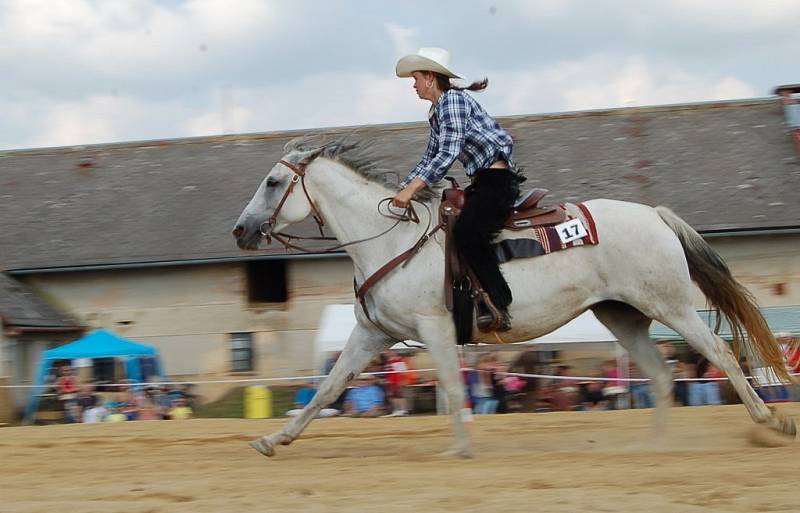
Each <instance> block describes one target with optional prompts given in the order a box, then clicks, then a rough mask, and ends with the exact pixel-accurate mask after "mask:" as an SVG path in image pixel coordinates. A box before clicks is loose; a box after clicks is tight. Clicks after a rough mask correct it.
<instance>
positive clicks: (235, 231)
mask: <svg viewBox="0 0 800 513" xmlns="http://www.w3.org/2000/svg"><path fill="white" fill-rule="evenodd" d="M243 233H244V227H243V226H241V225H239V226H237V227H236V228H234V229H233V236H234V237H236V238H237V239H238V238H239V237H241V236H242V234H243Z"/></svg>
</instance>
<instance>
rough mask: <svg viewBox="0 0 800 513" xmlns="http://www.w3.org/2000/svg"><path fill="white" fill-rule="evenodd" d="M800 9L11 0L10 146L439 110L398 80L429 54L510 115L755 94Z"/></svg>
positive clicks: (0, 51)
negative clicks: (414, 60) (483, 83)
mask: <svg viewBox="0 0 800 513" xmlns="http://www.w3.org/2000/svg"><path fill="white" fill-rule="evenodd" d="M454 8H457V9H458V13H459V18H458V22H457V23H454V22H452V13H453V9H454ZM798 18H800V2H797V1H796V0H765V1H764V2H752V1H750V0H731V1H730V2H726V3H725V4H724V6H722V5H721V4H720V3H718V2H716V1H715V0H665V1H663V2H659V3H657V4H652V5H651V4H642V3H641V2H634V1H633V0H610V1H609V2H602V3H601V2H587V1H578V0H507V1H505V2H497V1H491V0H489V1H486V2H468V3H459V2H457V1H456V0H450V1H447V0H443V1H442V2H434V3H431V2H426V3H421V2H420V3H418V2H400V3H398V2H392V3H379V4H375V3H368V2H365V3H354V2H353V3H351V2H343V3H333V2H329V1H325V0H304V1H303V2H281V1H276V0H237V1H236V2H229V1H227V0H127V1H124V2H107V1H99V0H0V69H3V71H4V73H3V79H2V80H0V112H2V113H3V116H0V148H9V147H21V146H31V145H55V144H80V143H92V142H109V141H115V140H136V139H150V138H163V137H182V136H186V135H204V134H215V133H229V132H238V131H243V132H246V131H265V130H281V129H292V128H310V127H317V126H342V125H359V124H365V123H387V122H398V121H411V120H424V119H425V112H426V108H427V106H426V104H425V103H424V102H420V101H419V100H418V99H417V98H416V96H415V95H414V92H413V90H412V89H411V87H410V83H409V82H407V81H404V80H399V79H396V78H395V77H394V73H393V66H394V63H395V61H396V59H397V57H398V56H400V55H402V54H406V53H410V52H413V51H415V50H416V49H417V48H418V47H420V46H445V47H447V48H448V49H449V50H450V51H451V54H452V57H453V65H454V67H455V68H456V69H457V70H458V71H459V72H461V73H464V74H465V75H466V76H468V77H470V78H480V77H483V76H485V75H488V76H489V78H490V80H491V85H490V88H489V90H488V91H487V92H485V93H483V94H482V95H480V96H479V98H480V99H481V102H482V103H483V104H484V105H486V106H487V108H488V109H489V111H490V112H492V113H493V114H497V115H501V114H531V113H537V112H554V111H560V110H567V109H584V108H606V107H613V106H623V105H630V104H633V103H635V104H637V105H645V104H653V103H672V102H684V101H699V100H712V99H726V98H734V97H746V96H756V95H760V94H766V93H767V92H768V91H769V90H770V88H771V87H772V86H774V85H776V84H778V83H789V82H796V81H797V71H796V66H795V65H794V62H793V61H792V58H791V56H792V55H796V54H798V53H800V38H797V37H796V36H795V32H796V20H797V19H798Z"/></svg>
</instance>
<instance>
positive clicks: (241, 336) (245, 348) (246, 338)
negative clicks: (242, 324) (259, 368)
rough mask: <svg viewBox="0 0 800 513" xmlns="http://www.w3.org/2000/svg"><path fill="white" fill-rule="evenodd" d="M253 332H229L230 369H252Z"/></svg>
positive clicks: (243, 370) (244, 370)
mask: <svg viewBox="0 0 800 513" xmlns="http://www.w3.org/2000/svg"><path fill="white" fill-rule="evenodd" d="M253 360H254V355H253V334H252V333H231V370H233V372H250V371H252V370H253Z"/></svg>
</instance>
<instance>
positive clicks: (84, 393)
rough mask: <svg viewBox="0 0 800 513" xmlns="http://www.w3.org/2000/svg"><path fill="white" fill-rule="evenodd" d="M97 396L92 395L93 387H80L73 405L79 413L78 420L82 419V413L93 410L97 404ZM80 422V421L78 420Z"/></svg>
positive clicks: (88, 385)
mask: <svg viewBox="0 0 800 513" xmlns="http://www.w3.org/2000/svg"><path fill="white" fill-rule="evenodd" d="M97 397H98V396H97V395H96V394H95V393H94V385H92V384H85V385H81V386H80V388H79V389H78V394H77V395H76V396H75V403H76V405H77V408H78V412H79V417H78V418H79V419H81V420H82V419H83V415H84V413H85V412H86V411H87V410H89V409H91V408H94V406H95V404H97ZM79 421H80V420H79Z"/></svg>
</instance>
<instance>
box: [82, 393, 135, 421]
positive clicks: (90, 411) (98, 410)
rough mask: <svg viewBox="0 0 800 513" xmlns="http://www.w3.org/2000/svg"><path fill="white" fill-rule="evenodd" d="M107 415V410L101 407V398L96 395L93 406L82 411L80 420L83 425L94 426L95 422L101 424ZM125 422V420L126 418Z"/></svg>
mask: <svg viewBox="0 0 800 513" xmlns="http://www.w3.org/2000/svg"><path fill="white" fill-rule="evenodd" d="M108 414H109V412H108V410H107V409H106V408H105V406H103V398H102V396H99V395H96V396H95V401H94V405H93V406H91V407H89V408H86V409H85V410H83V419H82V420H83V422H84V423H85V424H95V423H97V422H103V421H104V420H105V419H106V417H107V416H108ZM125 420H127V418H126V419H125Z"/></svg>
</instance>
